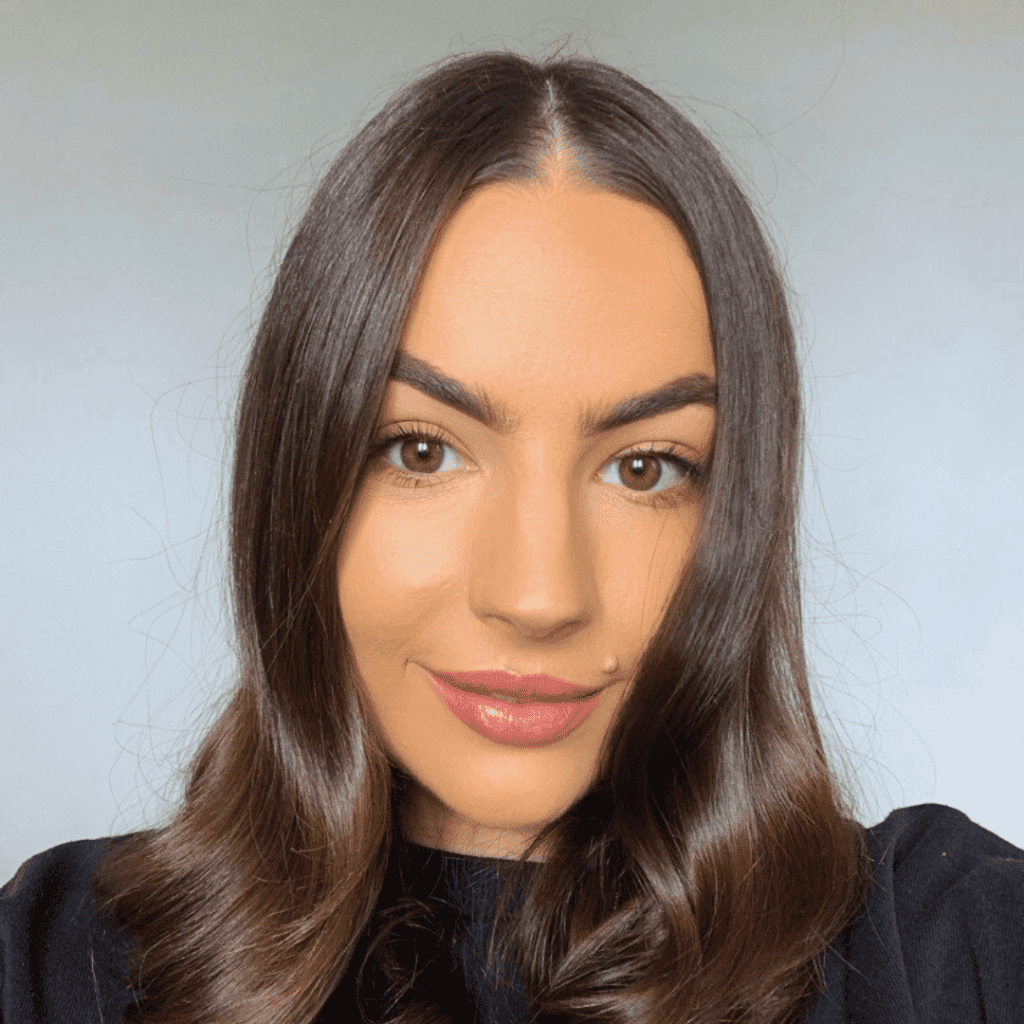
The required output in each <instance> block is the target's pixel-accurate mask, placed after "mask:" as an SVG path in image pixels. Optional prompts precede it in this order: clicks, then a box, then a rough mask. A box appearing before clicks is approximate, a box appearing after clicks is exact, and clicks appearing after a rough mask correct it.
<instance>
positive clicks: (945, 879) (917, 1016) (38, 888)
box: [0, 804, 1024, 1024]
mask: <svg viewBox="0 0 1024 1024" xmlns="http://www.w3.org/2000/svg"><path fill="white" fill-rule="evenodd" d="M868 841H869V844H870V849H871V855H872V860H873V862H874V881H875V884H874V885H873V886H872V888H871V890H870V892H869V894H868V897H867V899H866V901H865V904H864V907H863V908H862V909H863V913H860V914H858V915H857V916H856V917H855V918H854V919H853V921H851V922H850V924H849V925H847V927H846V929H845V930H844V931H843V932H842V933H841V934H840V935H839V936H838V937H837V938H836V940H835V941H834V942H833V943H832V945H831V946H830V947H829V948H828V950H827V951H826V952H825V954H824V966H825V980H826V982H827V989H826V990H825V991H824V992H822V993H821V994H819V995H818V996H817V997H815V1000H814V1002H813V1004H812V1005H811V1008H810V1011H809V1014H808V1016H807V1018H806V1022H807V1024H841V1022H850V1024H852V1022H870V1024H888V1022H892V1024H896V1022H899V1024H911V1022H922V1024H923V1022H931V1024H938V1022H942V1024H947V1022H948V1024H953V1022H955V1024H972V1022H977V1024H1020V1022H1021V1021H1022V1020H1024V851H1022V850H1019V849H1018V848H1017V847H1015V846H1014V845H1013V844H1011V843H1008V842H1007V841H1006V840H1004V839H1001V838H1000V837H999V836H997V835H994V834H993V833H991V832H989V831H988V830H986V829H984V828H982V827H981V826H980V825H976V824H975V823H974V822H972V821H971V820H970V819H969V818H968V817H967V816H966V815H965V814H963V813H961V812H960V811H957V810H954V809H953V808H951V807H945V806H942V805H941V804H919V805H918V806H915V807H904V808H901V809H899V810H895V811H893V812H892V814H890V815H889V816H888V817H887V818H886V819H885V821H884V822H882V823H881V824H880V825H876V826H875V827H874V828H872V829H870V830H869V831H868ZM105 844H106V840H102V839H87V840H81V841H79V842H73V843H64V844H63V845H61V846H55V847H54V848H53V849H51V850H47V851H46V852H44V853H40V854H38V855H36V856H35V857H32V858H30V859H29V860H28V861H26V862H25V863H24V864H23V865H22V866H21V868H19V870H18V872H17V874H16V875H15V876H14V878H12V879H11V880H10V881H9V882H8V883H7V884H6V885H5V886H4V887H3V888H2V889H0V1024H50V1022H52V1024H86V1022H89V1024H94V1022H95V1024H113V1022H116V1021H117V1020H118V1019H119V1016H120V1013H121V1010H122V1008H123V1007H124V1006H125V1005H126V1004H127V1002H128V999H129V995H128V992H127V989H126V986H125V984H124V982H123V980H121V975H120V973H119V972H120V971H121V970H122V969H123V963H124V953H125V950H126V949H127V945H128V944H127V941H126V939H125V937H124V936H123V935H122V934H121V933H120V932H118V930H117V929H116V928H115V927H114V926H113V924H112V923H111V922H110V921H109V920H104V919H100V918H97V917H96V915H95V912H94V907H95V904H94V902H93V897H92V892H91V889H90V875H91V872H92V870H93V868H94V867H95V865H96V864H97V863H98V861H99V859H100V858H101V857H102V856H103V853H104V850H105ZM393 864H395V865H396V867H395V869H394V870H393V866H392V865H393ZM499 866H500V862H495V861H494V860H491V859H488V858H483V857H470V856H467V855H462V854H450V853H445V852H442V851H440V850H431V849H428V848H426V847H422V846H415V845H412V844H410V845H409V862H408V863H407V864H406V865H405V868H406V869H407V870H408V871H409V874H408V875H406V874H405V870H403V871H401V872H400V873H399V871H398V870H397V862H395V861H394V859H393V860H392V861H391V862H389V867H388V881H387V882H386V883H385V887H384V889H383V890H382V893H381V902H380V904H379V905H378V908H379V909H383V908H385V907H387V906H390V905H393V904H394V903H396V902H397V901H398V898H399V896H400V895H401V892H402V890H403V888H405V889H407V893H408V894H410V895H413V896H417V897H419V898H422V899H425V900H430V899H435V900H436V899H441V900H443V901H447V902H448V903H449V904H450V905H451V907H452V908H453V910H452V916H451V918H450V921H451V922H454V923H455V925H456V927H457V928H458V929H460V930H459V934H460V936H461V937H462V938H461V939H460V942H459V944H458V949H459V954H458V956H457V958H456V959H455V960H454V961H453V959H452V958H451V957H446V956H444V955H441V954H439V953H436V951H435V953H434V954H431V955H428V956H426V957H425V959H424V958H421V960H420V965H421V967H423V968H424V971H423V978H425V979H426V980H425V981H424V982H422V983H418V985H417V989H418V990H422V991H424V992H426V991H429V992H430V994H431V996H432V997H435V998H440V999H441V1000H442V1001H444V1000H447V1005H445V1009H447V1010H448V1011H449V1012H450V1013H452V1015H453V1017H454V1019H455V1020H457V1021H460V1022H467V1024H468V1022H469V1021H471V1020H475V1021H477V1022H480V1024H498V1022H501V1024H506V1022H507V1024H519V1022H525V1021H527V1017H526V1006H525V1002H524V1000H523V998H522V995H521V994H520V993H519V992H518V991H517V990H516V988H515V979H514V977H513V978H511V979H509V980H510V981H511V982H512V988H506V987H498V990H497V991H498V998H499V999H500V1002H501V1004H502V1005H496V1004H495V996H494V995H493V994H492V992H491V990H490V988H489V986H488V985H487V984H486V982H485V981H484V978H483V959H482V953H481V951H482V950H483V949H484V948H485V943H486V939H487V935H488V933H489V916H490V915H491V914H493V908H494V900H495V897H496V895H497V884H498V877H499V876H498V874H497V868H498V867H499ZM442 916H443V915H442ZM439 920H440V919H439ZM442 948H449V947H442V946H438V947H437V949H442ZM356 959H357V961H361V953H359V952H357V958H356ZM379 982H380V979H377V980H376V981H374V979H373V977H372V976H371V977H370V978H369V981H368V982H367V984H368V989H367V991H368V992H369V993H370V994H371V996H372V995H373V993H376V994H377V996H380V997H384V995H385V993H384V992H383V990H382V988H381V986H380V983H379ZM375 986H376V987H375ZM353 991H354V990H353V982H352V977H351V975H349V976H346V978H345V979H343V980H342V982H341V984H340V985H339V986H338V988H337V989H336V990H335V992H334V994H333V995H332V996H331V999H330V1000H329V1001H328V1003H327V1005H326V1006H325V1007H324V1010H323V1012H322V1013H321V1016H320V1018H319V1019H320V1021H321V1022H323V1024H327V1022H329V1021H334V1020H339V1021H351V1020H354V1019H356V1018H355V1017H354V1015H353V1013H352V1006H353V1004H352V1001H351V1000H352V997H353ZM374 1005H375V1006H377V1005H380V1007H381V1009H387V1004H386V1003H384V1004H374ZM474 1007H475V1009H474Z"/></svg>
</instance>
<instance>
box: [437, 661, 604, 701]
mask: <svg viewBox="0 0 1024 1024" xmlns="http://www.w3.org/2000/svg"><path fill="white" fill-rule="evenodd" d="M434 674H435V675H436V676H438V677H440V678H441V679H443V680H444V681H445V682H446V683H450V684H451V685H452V686H454V687H456V688H457V689H459V690H466V691H467V692H468V693H477V694H480V695H481V696H483V697H502V698H504V699H505V700H515V701H524V702H525V701H548V702H550V703H559V702H562V701H570V700H586V699H587V698H588V697H593V696H594V694H595V693H597V692H599V691H600V690H601V689H603V687H600V686H598V687H596V688H594V689H590V690H587V689H584V688H583V687H582V686H576V685H575V684H574V683H568V682H566V681H565V680H564V679H558V678H556V677H555V676H549V675H543V674H539V675H526V676H521V675H516V674H515V673H513V672H503V671H501V670H500V669H491V670H489V671H483V672H435V673H434Z"/></svg>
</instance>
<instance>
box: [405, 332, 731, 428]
mask: <svg viewBox="0 0 1024 1024" xmlns="http://www.w3.org/2000/svg"><path fill="white" fill-rule="evenodd" d="M391 380H396V381H401V382H402V383H403V384H409V385H411V386H412V387H414V388H416V390H417V391H422V392H423V394H425V395H429V396H430V397H431V398H433V399H436V400H437V401H438V402H443V403H444V404H445V405H448V406H451V408H453V409H458V411H459V412H461V413H465V415H467V416H471V417H472V418H473V419H475V420H477V421H479V422H480V423H483V424H484V426H486V427H489V428H490V429H491V430H493V431H495V432H497V433H499V434H511V433H513V432H514V431H515V430H516V429H517V428H518V425H519V418H518V417H517V416H514V415H513V414H512V413H511V412H510V411H509V410H508V409H507V408H506V407H505V406H504V405H502V404H501V403H500V402H495V401H494V400H493V399H492V398H491V397H490V396H489V395H488V394H487V392H486V391H483V390H481V389H479V388H471V387H468V386H467V385H465V384H463V383H461V382H460V381H457V380H455V378H454V377H449V376H448V375H447V374H445V373H442V372H441V371H440V370H439V369H438V368H437V367H436V366H432V365H431V364H430V363H428V362H426V360H423V359H418V358H416V357H415V356H411V355H409V354H407V353H405V352H398V353H396V355H395V362H394V366H393V367H392V370H391ZM717 398H718V388H717V385H716V383H715V381H714V379H713V378H711V377H709V376H708V375H707V374H704V373H689V374H686V375H684V376H682V377H676V378H675V380H670V381H668V382H667V383H665V384H662V385H660V386H659V387H656V388H655V389H654V390H653V391H647V392H645V393H644V394H641V395H633V396H631V397H630V398H626V399H623V400H622V401H621V402H618V403H617V404H616V405H614V406H612V407H611V408H610V409H585V410H584V411H583V413H582V414H581V416H580V422H579V431H580V434H581V435H582V436H583V437H585V438H590V437H595V436H596V435H597V434H603V433H606V432H607V431H609V430H617V429H618V428H619V427H624V426H626V425H627V424H629V423H636V422H637V421H638V420H646V419H650V418H651V417H652V416H658V415H660V414H661V413H665V412H673V411H674V410H676V409H682V408H684V407H685V406H687V405H709V406H712V407H713V406H714V405H715V404H716V401H717Z"/></svg>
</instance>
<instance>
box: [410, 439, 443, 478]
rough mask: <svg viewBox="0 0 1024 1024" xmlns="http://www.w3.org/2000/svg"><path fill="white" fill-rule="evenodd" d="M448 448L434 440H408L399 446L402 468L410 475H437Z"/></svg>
mask: <svg viewBox="0 0 1024 1024" xmlns="http://www.w3.org/2000/svg"><path fill="white" fill-rule="evenodd" d="M446 447H447V445H444V444H442V443H441V442H440V441H435V440H433V439H432V438H427V437H413V438H408V439H406V440H405V441H402V443H401V445H399V446H398V451H399V458H400V459H401V461H402V468H403V469H407V470H408V471H409V472H410V473H436V472H437V471H438V469H440V468H441V463H442V462H443V461H444V449H445V448H446Z"/></svg>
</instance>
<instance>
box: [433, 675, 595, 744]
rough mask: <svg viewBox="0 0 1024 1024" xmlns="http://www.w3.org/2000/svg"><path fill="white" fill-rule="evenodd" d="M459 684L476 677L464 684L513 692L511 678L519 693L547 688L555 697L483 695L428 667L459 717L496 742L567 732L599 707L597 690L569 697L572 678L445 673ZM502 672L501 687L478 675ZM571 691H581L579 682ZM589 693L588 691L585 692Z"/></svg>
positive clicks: (550, 738) (536, 740) (547, 738)
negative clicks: (583, 697) (484, 682)
mask: <svg viewBox="0 0 1024 1024" xmlns="http://www.w3.org/2000/svg"><path fill="white" fill-rule="evenodd" d="M444 674H445V675H446V676H451V677H452V678H453V679H454V680H455V681H456V682H459V683H460V684H461V683H463V681H464V680H472V682H467V684H466V685H473V686H475V687H477V688H484V689H492V690H493V689H499V688H500V689H503V690H505V691H506V692H508V693H509V694H510V695H511V694H512V693H513V687H510V686H509V680H510V679H511V680H516V682H517V683H518V685H517V686H516V687H515V689H516V690H518V691H519V692H520V693H524V692H525V693H536V692H538V691H540V690H542V689H543V688H544V687H547V689H548V692H549V693H551V694H552V697H554V698H557V697H561V698H562V699H561V700H557V699H551V698H548V699H546V700H544V699H541V700H536V701H526V702H513V701H509V700H502V699H501V698H500V697H493V696H492V697H489V696H484V695H482V694H476V693H467V692H466V691H465V690H460V689H458V688H457V687H455V686H452V685H451V684H450V683H448V682H445V680H444V679H441V678H439V677H438V676H436V675H434V673H433V672H430V673H429V675H430V681H431V683H432V684H433V687H434V691H435V692H436V693H437V695H438V696H439V697H440V698H441V700H443V701H444V703H445V704H447V705H448V709H449V710H450V711H451V713H452V714H453V715H455V717H456V718H457V719H459V721H460V722H463V723H465V724H466V725H468V726H469V728H470V729H472V730H473V732H475V733H478V734H479V735H480V736H483V737H484V738H485V739H489V740H491V741H492V742H493V743H500V744H502V745H503V746H508V747H539V746H543V745H544V744H545V743H552V742H554V741H555V740H558V739H561V738H562V737H563V736H567V735H568V734H569V733H570V732H572V731H573V729H575V728H576V727H577V726H578V725H580V724H581V723H582V722H583V721H584V720H585V719H586V718H587V717H588V716H589V715H590V713H591V711H593V710H594V708H595V707H596V706H597V697H598V695H597V694H596V693H595V694H594V695H593V696H592V697H589V698H588V699H586V700H573V699H570V698H569V696H568V695H567V693H566V688H567V687H569V684H568V683H565V682H563V681H562V680H554V679H552V677H551V676H512V675H510V674H509V673H505V672H497V673H491V672H446V673H444ZM493 677H498V679H497V681H498V683H499V686H494V685H489V686H486V687H482V686H481V683H480V680H481V679H485V680H488V681H489V680H490V679H492V678H493ZM570 689H571V690H573V691H575V692H580V691H579V690H578V688H577V687H571V688H570ZM583 692H586V691H583Z"/></svg>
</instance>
